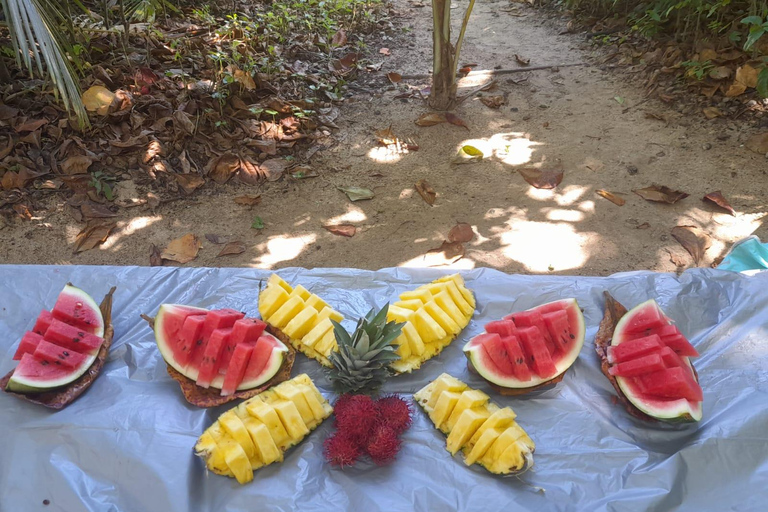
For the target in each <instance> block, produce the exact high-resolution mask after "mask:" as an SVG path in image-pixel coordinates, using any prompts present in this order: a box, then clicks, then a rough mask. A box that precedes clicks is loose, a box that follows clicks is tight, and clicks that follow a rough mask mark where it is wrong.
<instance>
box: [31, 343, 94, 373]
mask: <svg viewBox="0 0 768 512" xmlns="http://www.w3.org/2000/svg"><path fill="white" fill-rule="evenodd" d="M33 356H34V357H35V359H37V360H38V361H48V363H50V364H52V365H56V366H62V367H64V368H78V367H79V366H80V365H82V364H83V363H85V362H86V360H88V359H89V357H91V356H88V355H85V354H80V353H79V352H75V351H74V350H68V349H66V348H64V347H60V346H59V345H54V344H53V343H50V342H48V341H45V340H42V341H40V344H39V345H38V346H37V348H36V349H35V353H34V354H33Z"/></svg>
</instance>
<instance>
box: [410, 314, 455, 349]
mask: <svg viewBox="0 0 768 512" xmlns="http://www.w3.org/2000/svg"><path fill="white" fill-rule="evenodd" d="M411 321H412V322H413V326H414V327H416V331H418V333H419V336H420V337H421V341H423V342H424V343H425V344H426V343H431V342H433V341H435V340H439V339H442V338H445V337H446V336H447V333H446V332H445V330H444V329H443V328H442V327H441V326H440V324H438V323H437V322H436V321H435V320H434V319H433V318H432V317H431V316H430V315H429V313H427V311H426V310H424V309H420V310H418V311H416V312H415V313H414V314H413V316H412V317H411Z"/></svg>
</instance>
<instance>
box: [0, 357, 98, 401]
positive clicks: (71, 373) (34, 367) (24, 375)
mask: <svg viewBox="0 0 768 512" xmlns="http://www.w3.org/2000/svg"><path fill="white" fill-rule="evenodd" d="M94 359H95V358H94V357H86V360H85V363H84V364H83V365H81V366H80V367H78V368H76V369H73V368H67V367H66V366H63V365H56V364H51V363H49V362H48V361H44V360H40V359H38V358H37V357H36V356H34V355H32V354H24V355H23V356H21V361H19V364H18V366H17V367H16V369H15V370H13V379H15V380H16V381H20V382H23V383H24V384H22V385H21V386H19V385H18V384H17V385H16V386H13V387H11V383H10V382H9V388H10V389H13V390H16V391H18V392H41V391H46V390H48V389H51V388H55V387H59V386H63V385H65V384H69V383H70V382H72V381H73V380H74V379H76V378H78V377H79V376H80V375H82V374H83V373H85V371H86V370H87V369H88V367H89V366H90V365H91V364H93V361H94ZM35 388H37V389H35Z"/></svg>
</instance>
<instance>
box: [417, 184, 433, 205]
mask: <svg viewBox="0 0 768 512" xmlns="http://www.w3.org/2000/svg"><path fill="white" fill-rule="evenodd" d="M414 186H415V187H416V192H418V193H419V195H420V196H421V198H422V199H424V202H426V203H427V204H428V205H429V206H434V204H435V200H436V199H437V192H435V189H433V188H432V185H430V184H429V182H428V181H427V180H424V179H421V180H419V181H417V182H416V185H414Z"/></svg>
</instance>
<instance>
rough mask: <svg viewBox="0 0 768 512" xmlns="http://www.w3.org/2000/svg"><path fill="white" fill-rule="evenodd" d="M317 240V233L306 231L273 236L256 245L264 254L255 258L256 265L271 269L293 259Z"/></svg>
mask: <svg viewBox="0 0 768 512" xmlns="http://www.w3.org/2000/svg"><path fill="white" fill-rule="evenodd" d="M315 240H317V235H316V234H315V233H306V234H304V235H300V236H287V235H278V236H272V237H270V238H269V240H268V241H266V242H264V243H261V244H259V245H258V246H257V247H256V249H257V250H258V251H259V252H261V253H263V254H262V255H261V256H259V257H258V258H256V259H255V260H254V263H255V264H254V266H255V267H256V268H263V269H270V268H272V267H273V266H274V265H276V264H277V263H280V262H283V261H289V260H293V259H295V258H296V257H297V256H299V254H301V253H302V251H304V249H306V247H307V246H308V245H310V244H312V243H314V242H315Z"/></svg>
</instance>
